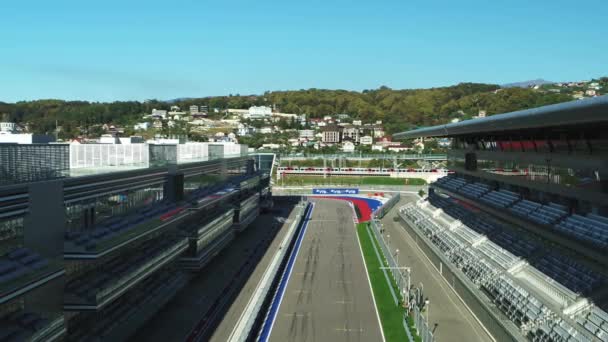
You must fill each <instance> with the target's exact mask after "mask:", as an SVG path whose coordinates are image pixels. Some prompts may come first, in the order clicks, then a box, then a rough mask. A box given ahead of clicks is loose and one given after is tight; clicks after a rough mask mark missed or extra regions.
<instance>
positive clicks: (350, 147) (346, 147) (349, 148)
mask: <svg viewBox="0 0 608 342" xmlns="http://www.w3.org/2000/svg"><path fill="white" fill-rule="evenodd" d="M342 152H348V153H351V152H355V144H353V143H352V142H350V141H345V142H344V143H343V144H342Z"/></svg>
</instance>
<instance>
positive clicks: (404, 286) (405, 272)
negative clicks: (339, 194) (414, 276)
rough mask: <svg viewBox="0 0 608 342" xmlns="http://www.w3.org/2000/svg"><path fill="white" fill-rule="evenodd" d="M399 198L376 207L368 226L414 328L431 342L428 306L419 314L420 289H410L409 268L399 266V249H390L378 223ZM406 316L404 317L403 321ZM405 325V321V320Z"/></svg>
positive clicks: (396, 197) (423, 338) (431, 333)
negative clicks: (423, 313)
mask: <svg viewBox="0 0 608 342" xmlns="http://www.w3.org/2000/svg"><path fill="white" fill-rule="evenodd" d="M399 200H400V196H399V194H397V195H396V196H393V197H392V198H391V199H390V200H389V201H388V202H386V203H385V204H384V205H383V206H381V207H380V208H378V209H377V210H376V211H375V212H374V215H373V217H374V219H373V220H371V221H370V228H371V231H372V232H373V234H374V237H375V238H376V241H378V244H379V245H380V248H381V249H382V253H383V254H384V257H385V259H386V262H387V264H388V267H385V269H388V270H389V272H390V273H391V275H392V277H393V279H394V280H395V283H396V284H397V288H398V289H399V295H400V297H401V300H402V301H403V302H402V303H404V304H406V305H407V307H408V308H409V311H410V314H411V317H412V319H413V320H414V325H415V327H416V330H417V331H418V335H419V336H420V338H421V339H422V341H423V342H433V341H434V336H433V332H432V330H431V329H430V328H429V324H428V307H427V308H426V310H427V311H426V312H427V317H424V315H422V314H421V309H420V308H419V305H420V304H421V303H423V298H422V294H421V291H420V290H421V289H416V290H417V291H416V292H413V289H412V284H411V283H412V280H411V269H410V268H409V267H407V266H401V265H400V264H399V250H395V252H393V251H391V250H390V247H389V243H387V241H386V240H385V238H384V234H383V230H384V228H383V227H382V224H381V223H380V220H379V218H382V217H384V215H385V214H386V213H387V212H388V211H389V210H390V209H391V208H392V207H394V206H395V204H397V203H398V202H399ZM406 319H407V317H404V321H405V320H406ZM405 325H406V326H407V322H405Z"/></svg>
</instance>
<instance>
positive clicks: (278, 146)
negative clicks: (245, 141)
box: [261, 144, 281, 150]
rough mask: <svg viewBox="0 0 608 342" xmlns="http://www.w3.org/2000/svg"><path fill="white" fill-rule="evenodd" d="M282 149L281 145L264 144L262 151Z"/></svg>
mask: <svg viewBox="0 0 608 342" xmlns="http://www.w3.org/2000/svg"><path fill="white" fill-rule="evenodd" d="M279 148H281V145H279V144H262V147H261V149H271V150H276V149H279Z"/></svg>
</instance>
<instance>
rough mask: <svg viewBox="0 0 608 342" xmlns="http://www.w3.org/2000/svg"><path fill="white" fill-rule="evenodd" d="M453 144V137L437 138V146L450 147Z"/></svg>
mask: <svg viewBox="0 0 608 342" xmlns="http://www.w3.org/2000/svg"><path fill="white" fill-rule="evenodd" d="M450 145H452V139H450V138H442V139H438V140H437V146H439V147H450Z"/></svg>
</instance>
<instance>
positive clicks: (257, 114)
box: [245, 106, 272, 120]
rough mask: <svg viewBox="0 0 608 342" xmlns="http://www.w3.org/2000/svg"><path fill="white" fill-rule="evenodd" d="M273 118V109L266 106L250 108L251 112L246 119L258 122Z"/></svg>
mask: <svg viewBox="0 0 608 342" xmlns="http://www.w3.org/2000/svg"><path fill="white" fill-rule="evenodd" d="M271 116H272V108H270V107H266V106H259V107H256V106H253V107H249V111H248V112H247V115H246V116H245V118H247V119H252V120H256V119H266V118H270V117H271Z"/></svg>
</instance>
